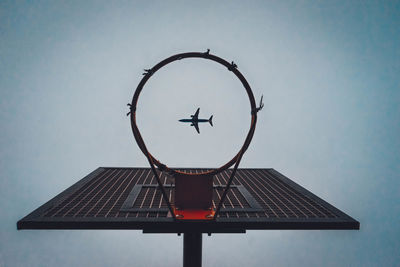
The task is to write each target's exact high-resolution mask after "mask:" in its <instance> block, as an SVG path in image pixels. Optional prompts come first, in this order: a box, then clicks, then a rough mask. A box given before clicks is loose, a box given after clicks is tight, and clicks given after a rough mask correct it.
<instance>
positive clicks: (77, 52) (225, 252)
mask: <svg viewBox="0 0 400 267" xmlns="http://www.w3.org/2000/svg"><path fill="white" fill-rule="evenodd" d="M82 2H83V3H82ZM82 2H81V1H76V2H72V1H68V2H64V1H57V2H55V1H48V2H47V1H35V3H25V2H23V1H19V2H15V1H2V2H1V3H0V101H1V102H0V123H1V125H2V127H1V138H0V148H1V150H0V212H1V214H2V219H1V220H0V266H58V267H61V266H162V265H164V266H176V265H178V266H179V265H180V264H181V262H182V237H177V236H176V235H144V234H142V233H141V232H140V231H17V230H16V222H17V220H19V219H20V218H22V217H23V216H25V215H26V214H28V213H29V212H31V211H32V210H33V209H35V208H37V207H38V206H40V205H42V204H43V203H44V202H46V201H47V200H49V199H50V198H52V197H53V196H55V195H56V194H58V193H59V192H61V191H62V190H64V189H65V188H67V187H69V186H70V185H72V184H73V183H75V182H76V181H78V180H79V179H81V178H82V177H84V176H85V175H86V174H88V173H89V172H91V171H92V170H94V169H95V168H97V167H99V166H115V167H118V166H138V167H139V166H147V164H146V160H145V157H144V156H143V155H142V153H141V152H140V151H139V149H138V148H137V146H136V144H135V142H134V140H133V136H132V133H131V130H130V124H129V119H128V118H127V117H126V116H125V114H126V112H127V111H128V110H127V107H126V103H128V102H130V100H131V98H132V95H133V91H134V89H135V88H136V86H137V84H138V82H139V81H140V79H141V77H142V76H141V73H142V69H143V68H148V67H151V66H153V65H154V64H156V63H157V62H159V61H160V60H162V59H164V58H165V57H167V56H170V55H172V54H175V53H180V52H186V51H205V50H206V49H207V48H210V49H211V52H212V53H214V54H216V55H218V56H220V57H223V58H225V59H227V60H234V61H235V62H236V63H237V64H238V66H239V69H240V71H241V72H242V73H243V74H244V75H245V77H246V78H247V80H248V82H249V83H250V85H251V86H252V88H253V91H254V93H255V96H256V97H257V99H259V97H260V96H261V94H264V101H265V108H264V110H263V111H262V113H260V114H259V121H258V125H257V130H256V133H255V136H254V139H253V142H252V144H251V146H250V148H249V150H248V152H247V153H246V154H245V156H244V159H243V161H242V165H241V167H272V168H275V169H276V170H278V171H280V172H281V173H283V174H285V175H286V176H288V177H289V178H291V179H292V180H294V181H295V182H297V183H299V184H301V185H302V186H304V187H306V188H307V189H309V190H310V191H312V192H314V193H315V194H317V195H318V196H320V197H322V198H323V199H325V200H326V201H328V202H330V203H331V204H333V205H334V206H336V207H338V208H339V209H341V210H343V211H344V212H346V213H348V214H349V215H351V216H353V217H354V218H355V219H357V220H359V221H360V222H361V230H360V231H249V232H248V233H247V234H245V235H244V234H237V235H236V234H235V235H213V236H211V237H208V236H205V237H204V239H203V262H204V266H260V265H262V264H263V263H264V262H266V263H268V265H270V266H395V265H397V264H398V262H399V261H400V256H399V255H400V254H399V249H400V241H399V240H400V239H399V237H400V230H399V229H400V228H399V225H400V219H399V214H400V200H399V199H400V183H399V173H400V157H399V150H400V139H399V135H400V108H399V104H400V88H399V87H400V78H399V77H400V50H399V47H400V4H399V2H398V1H384V2H381V3H377V2H375V1H362V2H361V1H360V2H356V1H342V2H334V1H329V3H328V2H325V1H315V2H308V1H302V2H300V1H286V2H285V3H281V2H282V1H268V3H265V2H266V1H259V2H256V1H247V2H246V3H244V2H245V1H219V2H218V3H217V2H211V1H210V2H206V1H202V2H201V3H198V2H194V1H193V2H192V3H189V2H188V1H186V2H183V1H182V2H174V1H145V2H146V3H145V2H144V1H136V2H132V1H121V2H113V3H112V4H110V3H109V1H104V2H101V1H96V2H90V1H82ZM153 78H154V79H153ZM153 78H152V80H151V81H150V82H149V84H148V86H146V88H145V91H144V92H143V95H142V96H141V98H140V103H139V105H140V109H139V110H138V123H139V127H140V128H141V130H142V132H143V136H144V138H145V141H147V144H148V146H149V148H150V150H151V152H153V154H154V155H155V156H156V157H159V158H160V159H161V160H163V161H165V163H167V164H168V165H170V166H190V167H209V166H218V165H220V164H222V163H225V162H226V161H227V159H228V158H230V157H231V156H232V155H233V154H234V153H235V152H236V151H237V150H238V148H239V146H240V144H241V143H242V142H243V141H244V138H245V133H246V131H247V130H248V127H249V123H250V122H249V119H250V115H249V104H248V101H247V99H246V96H245V93H244V90H243V89H242V88H241V87H240V83H239V81H238V80H236V78H235V77H234V76H233V75H232V74H231V73H229V72H227V71H226V70H224V69H223V68H221V67H219V66H218V65H214V64H212V63H210V62H206V61H193V60H188V61H185V62H183V61H182V62H180V63H176V64H175V63H174V64H171V65H169V66H168V67H167V68H165V69H163V70H162V71H160V73H157V74H156V75H155V76H154V77H153ZM197 107H201V112H200V116H201V117H204V118H208V117H209V116H210V115H211V114H213V115H214V126H215V127H213V128H211V127H210V126H209V125H206V124H205V125H201V126H200V130H201V132H202V134H201V135H197V134H196V132H195V131H194V129H193V128H192V127H190V126H188V125H183V124H180V123H178V122H177V120H178V119H180V118H182V117H187V116H188V115H190V114H193V112H194V111H195V110H196V108H197ZM222 246H224V247H226V248H227V249H222V248H221V247H222Z"/></svg>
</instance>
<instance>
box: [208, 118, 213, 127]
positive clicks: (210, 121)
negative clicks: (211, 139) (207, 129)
mask: <svg viewBox="0 0 400 267" xmlns="http://www.w3.org/2000/svg"><path fill="white" fill-rule="evenodd" d="M212 118H213V115H211V117H210V118H209V119H208V122H209V123H210V124H211V126H214V125H213V124H212Z"/></svg>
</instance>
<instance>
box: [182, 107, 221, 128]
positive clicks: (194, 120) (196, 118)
mask: <svg viewBox="0 0 400 267" xmlns="http://www.w3.org/2000/svg"><path fill="white" fill-rule="evenodd" d="M199 112H200V108H198V109H197V111H196V113H194V115H190V117H192V118H191V119H181V120H179V121H180V122H190V123H191V124H190V126H194V128H196V131H197V132H198V133H200V130H199V125H198V123H199V122H209V123H210V124H211V126H213V123H212V118H213V115H211V117H210V118H209V119H208V120H207V119H199Z"/></svg>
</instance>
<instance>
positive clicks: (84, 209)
mask: <svg viewBox="0 0 400 267" xmlns="http://www.w3.org/2000/svg"><path fill="white" fill-rule="evenodd" d="M185 171H187V172H191V173H196V172H198V170H196V169H190V170H188V169H185ZM230 172H231V170H227V171H224V172H222V173H220V174H218V175H216V176H215V177H214V186H220V187H219V188H218V187H216V188H214V199H213V206H214V208H215V207H216V204H217V203H218V202H219V199H220V197H221V195H222V191H223V188H222V187H223V186H225V185H226V182H227V180H228V178H229V175H230ZM161 180H162V181H163V183H164V184H165V185H167V187H166V192H167V194H168V195H169V198H170V200H172V199H173V192H174V190H173V189H172V188H171V187H170V186H171V181H172V179H170V178H169V177H167V175H165V174H164V173H161ZM137 184H156V180H155V178H154V175H153V174H152V173H151V170H150V169H144V168H104V171H103V172H101V173H100V174H98V175H97V176H96V177H95V178H94V179H92V180H91V181H90V182H88V183H87V184H85V185H84V186H82V187H81V188H79V189H78V190H77V191H76V192H74V193H73V194H71V195H70V196H69V197H67V198H66V199H64V200H63V201H60V203H58V204H57V205H55V206H53V207H51V208H50V209H48V210H47V211H46V212H45V213H44V214H43V215H42V216H43V217H73V218H81V217H106V218H109V217H125V218H127V217H144V218H146V217H156V218H158V217H167V213H168V212H166V211H162V212H154V211H151V212H124V211H121V206H122V204H123V202H124V201H125V199H126V198H127V196H128V194H129V193H130V192H131V190H132V188H133V187H134V186H135V185H137ZM168 185H169V187H168ZM233 185H243V186H244V187H245V188H246V189H247V190H248V191H249V192H250V193H251V195H253V197H254V199H255V200H256V201H257V202H258V203H259V204H260V205H261V207H262V209H263V211H258V212H243V211H240V209H243V208H248V207H249V204H248V203H247V202H246V200H245V199H244V197H243V196H242V195H241V193H240V192H239V191H238V189H237V188H231V189H230V190H229V193H228V195H227V198H226V199H225V201H224V204H223V206H222V208H223V209H224V208H234V209H235V211H229V212H224V211H223V210H222V212H221V213H220V217H221V218H243V217H244V218H264V217H266V218H335V217H337V215H335V213H334V212H332V211H330V210H329V209H327V208H325V207H323V206H322V205H321V204H319V203H317V202H315V201H314V200H312V199H311V198H309V197H307V196H306V195H304V194H301V193H300V192H298V191H296V190H295V189H294V188H292V187H290V186H288V185H287V184H285V183H284V182H283V181H282V180H280V179H279V178H278V176H277V175H276V174H275V173H274V172H273V170H272V169H258V170H254V169H240V170H238V172H237V174H236V176H235V179H234V182H233ZM133 206H134V207H137V208H152V207H159V208H163V209H164V210H165V208H166V207H167V205H166V203H165V201H164V200H163V198H162V195H161V192H160V190H158V189H156V188H155V187H153V188H143V189H142V190H141V192H140V194H139V196H138V198H137V199H136V201H135V203H134V204H133ZM236 210H237V211H236Z"/></svg>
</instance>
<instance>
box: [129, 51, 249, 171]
mask: <svg viewBox="0 0 400 267" xmlns="http://www.w3.org/2000/svg"><path fill="white" fill-rule="evenodd" d="M185 58H203V59H208V60H212V61H214V62H217V63H219V64H221V65H223V66H225V67H226V68H227V69H228V70H229V71H231V72H233V74H235V76H236V77H237V78H238V79H239V80H240V81H241V83H242V85H243V87H244V88H245V90H246V92H247V95H248V97H249V101H250V106H251V110H250V111H251V124H250V129H249V132H248V134H247V136H246V139H245V142H244V144H243V146H242V148H241V149H240V150H239V152H238V153H237V154H236V155H235V156H234V157H233V158H232V159H231V160H230V161H228V162H227V163H226V164H224V165H222V166H221V167H219V168H217V169H214V170H211V171H205V172H202V173H197V174H191V173H186V172H184V171H178V170H174V169H172V168H169V167H168V166H166V165H165V164H163V163H161V162H160V161H159V160H157V159H156V158H155V157H154V156H153V155H152V154H151V153H150V152H148V150H147V148H146V146H145V144H144V141H143V138H142V136H141V134H140V131H139V128H138V126H137V124H136V107H137V104H138V100H139V96H140V93H141V92H142V90H143V88H144V86H145V84H146V82H147V81H148V80H149V79H150V77H151V76H152V75H153V74H154V73H155V72H157V71H158V70H159V69H161V68H162V67H164V66H166V65H168V64H169V63H172V62H174V61H178V60H182V59H185ZM143 75H144V76H143V78H142V80H141V81H140V83H139V84H138V86H137V88H136V90H135V93H134V95H133V98H132V102H131V104H130V109H131V112H130V115H131V127H132V132H133V136H134V137H135V140H136V142H137V144H138V146H139V148H140V150H141V151H142V152H143V154H144V155H145V156H146V157H148V158H150V160H151V161H152V162H153V163H154V164H155V165H156V166H157V167H158V169H159V170H161V171H167V172H169V173H171V174H184V175H193V176H201V175H215V174H217V173H220V172H221V171H223V170H226V169H228V168H229V167H231V166H232V165H233V164H235V162H236V161H237V160H238V159H239V157H240V154H243V153H244V152H245V151H246V150H247V148H248V146H249V144H250V142H251V139H252V138H253V135H254V131H255V126H256V122H257V107H256V102H255V99H254V95H253V91H252V90H251V87H250V85H249V83H248V82H247V80H246V79H245V78H244V76H243V75H242V74H241V73H240V71H239V70H238V69H237V65H236V64H235V63H234V62H233V61H232V62H231V63H229V62H228V61H226V60H224V59H222V58H220V57H218V56H215V55H212V54H210V53H209V50H207V52H205V53H202V52H188V53H181V54H176V55H173V56H171V57H168V58H166V59H164V60H162V61H161V62H159V63H158V64H156V65H155V66H154V67H152V68H151V69H145V73H143ZM146 153H147V154H146Z"/></svg>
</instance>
